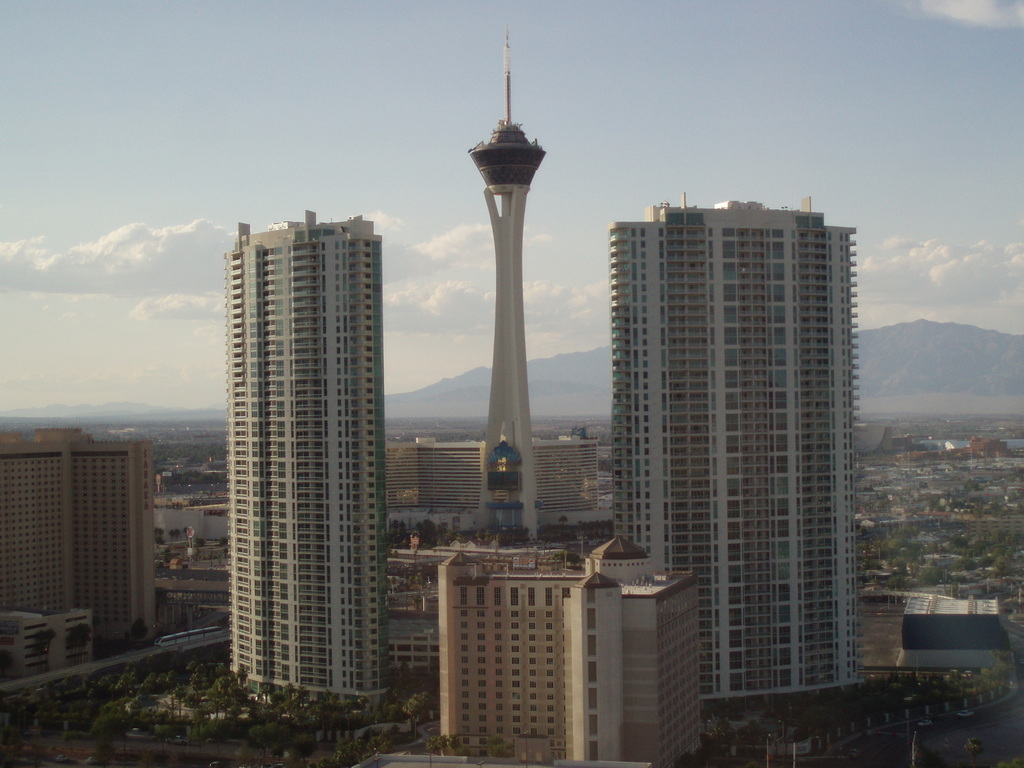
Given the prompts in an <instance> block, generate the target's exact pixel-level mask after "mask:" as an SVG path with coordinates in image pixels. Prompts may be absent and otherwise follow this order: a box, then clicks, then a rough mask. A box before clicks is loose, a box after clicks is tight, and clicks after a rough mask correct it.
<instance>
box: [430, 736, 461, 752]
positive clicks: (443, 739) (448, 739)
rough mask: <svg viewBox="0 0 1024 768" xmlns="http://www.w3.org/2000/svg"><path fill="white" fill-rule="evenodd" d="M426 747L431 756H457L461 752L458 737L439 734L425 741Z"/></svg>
mask: <svg viewBox="0 0 1024 768" xmlns="http://www.w3.org/2000/svg"><path fill="white" fill-rule="evenodd" d="M426 747H427V751H428V752H430V753H431V754H435V755H457V754H459V753H460V752H461V751H462V741H461V740H460V739H459V737H458V736H452V735H450V734H444V733H439V734H437V735H436V736H431V737H429V738H428V739H427V742H426Z"/></svg>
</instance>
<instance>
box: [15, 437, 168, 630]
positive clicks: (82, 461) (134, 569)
mask: <svg viewBox="0 0 1024 768" xmlns="http://www.w3.org/2000/svg"><path fill="white" fill-rule="evenodd" d="M152 484H153V452H152V445H151V444H150V443H149V442H144V441H132V442H127V441H125V442H98V441H94V440H93V439H92V438H91V437H90V436H89V435H87V434H84V433H83V432H82V431H81V430H79V429H39V430H36V432H35V439H34V440H32V441H29V440H25V439H23V437H22V436H21V434H19V433H8V434H2V435H0V529H2V530H3V531H4V535H3V536H2V537H0V606H3V607H5V608H12V609H13V608H17V609H25V610H30V611H65V610H68V609H71V608H83V609H84V608H88V609H91V610H92V616H93V621H94V632H95V634H96V636H99V637H108V638H123V637H126V636H128V635H129V634H130V633H131V631H132V626H133V625H134V624H135V623H136V622H141V624H142V625H144V626H145V628H146V631H147V633H148V632H150V631H151V630H152V627H153V623H154V622H155V620H156V607H155V589H154V584H153V491H152Z"/></svg>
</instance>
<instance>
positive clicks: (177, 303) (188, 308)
mask: <svg viewBox="0 0 1024 768" xmlns="http://www.w3.org/2000/svg"><path fill="white" fill-rule="evenodd" d="M223 311H224V297H223V296H222V295H220V294H219V293H208V294H204V295H202V296H195V295H189V294H184V293H172V294H170V295H168V296H160V297H153V298H147V299H143V300H142V301H140V302H139V303H138V304H136V305H135V308H134V309H132V311H131V316H132V317H134V318H135V319H136V320H153V319H156V318H159V319H162V320H170V319H174V320H182V319H185V320H206V319H208V318H209V317H210V315H211V313H214V312H220V313H221V314H223Z"/></svg>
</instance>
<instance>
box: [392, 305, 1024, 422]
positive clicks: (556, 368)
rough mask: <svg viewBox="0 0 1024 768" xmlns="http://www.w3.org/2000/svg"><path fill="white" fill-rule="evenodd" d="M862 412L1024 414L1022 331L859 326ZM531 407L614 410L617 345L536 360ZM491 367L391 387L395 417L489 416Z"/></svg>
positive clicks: (541, 411) (568, 411)
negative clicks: (409, 388)
mask: <svg viewBox="0 0 1024 768" xmlns="http://www.w3.org/2000/svg"><path fill="white" fill-rule="evenodd" d="M858 344H859V350H858V353H859V355H860V360H859V363H860V368H859V375H860V382H859V383H860V411H861V413H862V414H864V415H865V416H870V415H886V414H907V415H911V414H921V415H982V414H1014V413H1021V412H1024V335H1014V334H1009V333H1000V332H998V331H987V330H984V329H982V328H977V327H975V326H973V325H961V324H958V323H936V322H932V321H930V320H915V321H914V322H911V323H899V324H897V325H890V326H886V327H884V328H875V329H872V330H866V331H860V333H859V334H858ZM528 366H529V377H530V410H531V411H532V412H533V413H534V414H536V415H538V416H594V415H601V414H607V413H610V411H611V373H610V372H611V349H610V347H598V348H597V349H592V350H590V351H589V352H574V353H571V354H564V355H556V356H555V357H548V358H543V359H538V360H531V361H530V362H529V364H528ZM490 375H491V374H490V368H484V367H480V368H474V369H473V370H471V371H467V372H466V373H464V374H462V375H461V376H455V377H453V378H450V379H442V380H441V381H439V382H437V383H435V384H431V385H430V386H427V387H424V388H423V389H418V390H416V391H415V392H406V393H403V394H396V395H389V396H388V397H387V401H386V404H385V408H386V413H387V414H388V416H389V417H394V418H407V417H413V416H424V417H445V416H448V417H452V416H470V415H475V416H484V415H486V413H487V400H488V391H489V388H490Z"/></svg>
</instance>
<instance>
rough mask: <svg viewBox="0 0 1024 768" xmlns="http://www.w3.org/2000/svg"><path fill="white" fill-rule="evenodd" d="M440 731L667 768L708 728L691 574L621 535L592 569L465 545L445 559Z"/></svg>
mask: <svg viewBox="0 0 1024 768" xmlns="http://www.w3.org/2000/svg"><path fill="white" fill-rule="evenodd" d="M438 585H439V593H438V599H439V614H440V630H441V730H442V732H443V733H445V734H449V735H455V736H458V737H459V739H460V740H461V742H462V743H463V744H465V745H466V746H468V747H469V748H470V749H471V750H474V751H478V752H480V753H483V752H484V750H485V749H486V747H487V744H488V741H489V740H491V739H495V738H500V739H502V740H503V741H504V742H505V743H506V744H509V745H512V746H514V748H515V750H516V754H517V757H519V759H520V760H521V761H524V762H531V763H541V764H550V762H551V760H552V759H556V760H557V759H563V760H564V759H568V760H634V761H643V762H646V763H648V764H649V765H652V766H654V768H670V766H672V765H674V764H675V761H676V759H677V758H678V757H679V756H680V755H682V754H683V753H685V752H688V751H690V750H692V749H694V748H695V747H696V746H697V745H698V743H699V735H700V731H701V727H700V726H701V722H700V711H699V705H698V696H697V662H696V626H697V595H696V579H695V578H694V576H693V575H692V574H689V573H656V572H654V571H652V570H651V563H650V558H648V556H647V553H646V552H644V551H643V550H642V549H640V548H639V547H637V546H635V545H633V544H632V543H630V542H629V541H627V540H625V539H622V538H619V537H616V538H614V539H612V540H611V541H609V542H607V543H606V544H604V545H602V546H600V547H598V548H597V549H595V550H594V551H593V552H592V553H591V554H590V556H589V557H588V558H587V562H586V570H585V571H584V572H583V573H580V572H575V573H574V572H571V571H550V570H547V571H545V570H539V569H535V568H530V567H529V566H527V567H525V568H524V567H523V564H522V562H521V561H520V562H519V563H516V562H515V561H511V560H510V559H502V558H500V557H497V556H488V557H481V558H473V557H469V556H467V555H465V554H463V553H459V554H457V555H454V556H453V557H451V558H449V559H448V560H447V561H446V562H445V563H443V564H442V565H441V566H440V567H439V571H438Z"/></svg>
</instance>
